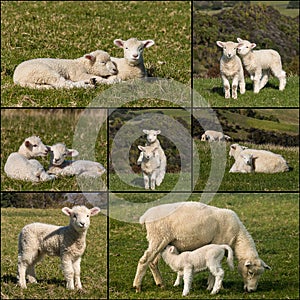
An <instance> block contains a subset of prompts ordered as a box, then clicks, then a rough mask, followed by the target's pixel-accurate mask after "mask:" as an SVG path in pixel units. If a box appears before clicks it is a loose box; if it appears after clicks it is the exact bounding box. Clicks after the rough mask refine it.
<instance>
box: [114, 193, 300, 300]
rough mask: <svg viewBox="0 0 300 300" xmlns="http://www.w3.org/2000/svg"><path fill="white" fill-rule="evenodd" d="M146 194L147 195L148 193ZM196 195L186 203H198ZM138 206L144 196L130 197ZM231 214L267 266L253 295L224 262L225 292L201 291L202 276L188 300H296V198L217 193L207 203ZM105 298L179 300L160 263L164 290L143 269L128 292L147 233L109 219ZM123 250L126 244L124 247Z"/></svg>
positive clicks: (171, 275) (178, 292) (203, 285)
mask: <svg viewBox="0 0 300 300" xmlns="http://www.w3.org/2000/svg"><path fill="white" fill-rule="evenodd" d="M147 195H148V194H147ZM199 197H200V195H199V194H193V195H192V196H191V197H190V200H193V201H199ZM130 198H131V201H135V202H140V201H141V200H140V199H143V194H141V193H139V194H131V195H130ZM210 205H214V206H217V207H222V208H229V209H232V210H234V211H235V212H236V213H237V214H238V216H239V217H240V219H241V221H242V222H243V223H244V225H245V226H246V228H247V229H248V231H249V232H250V234H251V235H252V237H253V239H254V241H255V243H256V247H257V250H258V253H259V255H260V257H261V258H262V259H263V260H264V261H265V262H266V263H267V264H268V265H270V266H271V268H272V270H271V271H269V272H265V274H263V276H262V278H261V279H260V282H259V285H258V290H257V291H256V292H254V293H250V294H247V293H244V292H243V282H242V278H241V277H240V276H239V274H238V272H237V269H235V270H234V271H233V272H230V271H229V270H228V268H227V265H225V263H224V270H225V277H224V281H223V286H224V289H222V290H221V291H220V294H218V295H214V296H211V295H210V294H209V293H208V292H207V291H206V281H207V273H206V272H203V273H199V274H198V275H196V276H195V278H194V281H193V285H192V290H191V293H190V295H189V296H188V297H187V298H188V299H241V298H243V299H298V298H299V272H298V267H299V266H298V261H299V202H298V195H297V194H277V193H276V194H272V193H269V194H259V193H255V194H217V195H216V196H215V198H214V200H213V201H212V202H211V203H210ZM109 236H110V237H109V245H110V247H109V296H110V299H182V296H181V294H182V286H180V287H173V283H174V281H175V278H176V274H175V273H174V272H172V271H171V269H170V268H169V267H167V266H166V265H165V264H164V263H163V262H161V263H160V270H161V273H162V276H163V279H164V283H165V288H164V289H160V288H158V287H156V286H155V284H154V280H153V278H152V275H151V272H150V270H149V269H148V270H147V273H146V276H145V277H144V280H143V285H142V293H141V294H136V293H135V290H134V289H133V288H132V282H133V279H134V276H135V272H136V267H137V263H138V260H139V258H140V257H141V256H142V255H143V253H144V251H145V250H146V249H147V240H146V231H145V229H143V228H142V227H141V226H140V225H139V224H129V223H124V222H120V221H116V220H112V219H110V227H109ZM124 245H126V246H125V247H124Z"/></svg>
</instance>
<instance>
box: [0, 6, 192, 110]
mask: <svg viewBox="0 0 300 300" xmlns="http://www.w3.org/2000/svg"><path fill="white" fill-rule="evenodd" d="M190 7H191V4H190V2H189V1H160V2H158V3H156V2H151V1H135V2H132V1H78V2H68V1H66V2H64V1H62V2H52V1H35V2H31V1H26V2H21V1H20V2H15V1H13V2H11V1H2V2H1V17H2V18H1V20H2V21H1V33H2V34H1V36H2V39H1V81H2V82H1V102H2V105H3V106H14V107H20V106H23V107H24V106H26V107H28V106H30V107H66V106H68V107H70V106H72V107H85V106H87V105H88V104H89V103H90V102H91V100H92V99H94V98H95V96H96V95H98V94H99V93H101V92H103V91H104V90H106V89H107V88H108V87H109V86H105V85H100V86H99V87H97V88H96V89H92V90H91V89H89V90H84V89H74V90H48V91H41V90H32V89H28V88H21V87H18V86H15V85H14V84H13V81H12V77H13V72H14V69H15V67H16V66H17V65H18V64H20V63H21V62H22V61H24V60H28V59H32V58H38V57H53V58H77V57H81V56H83V55H84V54H85V53H89V52H91V51H94V50H96V49H102V50H105V51H107V52H109V54H110V55H112V56H115V57H122V56H123V51H122V49H120V48H118V47H117V46H115V45H114V44H113V40H114V39H116V38H122V39H128V38H130V37H136V38H138V39H142V40H145V39H153V40H154V41H155V45H154V46H153V47H151V48H149V49H146V50H145V53H144V60H145V65H146V68H147V69H148V71H149V74H150V75H151V76H152V77H160V78H173V79H174V80H176V81H178V82H181V83H184V84H187V83H189V82H190V74H191V68H190V66H191V56H190V44H191V35H190V31H191V21H190ZM12 24H14V25H13V26H12ZM143 104H145V102H143ZM148 105H149V106H151V105H155V106H157V105H158V103H157V101H155V99H152V100H151V99H149V101H148ZM160 105H165V103H161V104H160Z"/></svg>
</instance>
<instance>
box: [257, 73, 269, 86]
mask: <svg viewBox="0 0 300 300" xmlns="http://www.w3.org/2000/svg"><path fill="white" fill-rule="evenodd" d="M268 80H269V71H268V70H263V71H262V77H261V80H260V83H259V89H260V90H261V89H262V88H263V87H264V86H265V85H266V84H267V82H268Z"/></svg>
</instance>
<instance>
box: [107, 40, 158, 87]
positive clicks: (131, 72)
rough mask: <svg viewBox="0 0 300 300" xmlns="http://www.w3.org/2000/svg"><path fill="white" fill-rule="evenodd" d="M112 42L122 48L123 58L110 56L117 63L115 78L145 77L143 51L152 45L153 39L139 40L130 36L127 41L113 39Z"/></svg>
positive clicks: (123, 79)
mask: <svg viewBox="0 0 300 300" xmlns="http://www.w3.org/2000/svg"><path fill="white" fill-rule="evenodd" d="M114 44H115V45H116V46H118V47H120V48H123V50H124V57H123V58H116V57H112V58H111V60H112V61H113V62H114V63H115V64H116V65H117V68H118V74H117V78H118V79H120V80H122V81H126V80H130V79H135V78H143V77H147V71H146V68H145V65H144V59H143V51H144V49H145V48H149V47H151V46H153V45H154V41H153V40H145V41H139V40H137V39H136V38H130V39H128V40H127V41H123V40H121V39H116V40H114Z"/></svg>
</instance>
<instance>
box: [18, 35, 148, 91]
mask: <svg viewBox="0 0 300 300" xmlns="http://www.w3.org/2000/svg"><path fill="white" fill-rule="evenodd" d="M114 43H115V45H117V46H118V47H120V48H123V49H124V58H114V57H110V55H109V54H108V53H107V52H105V51H102V50H96V51H94V52H91V53H88V54H85V55H84V56H83V57H80V58H77V59H53V58H37V59H32V60H28V61H24V62H22V63H21V64H20V65H18V66H17V68H16V69H15V72H14V75H13V81H14V83H15V84H19V85H21V86H22V87H30V88H35V89H52V88H67V89H70V88H90V87H95V85H96V84H98V83H100V84H101V83H102V84H113V83H117V82H120V81H125V80H129V79H134V78H142V77H146V76H147V73H146V70H145V66H144V61H143V50H144V49H145V48H148V47H151V46H152V45H154V41H152V40H145V41H139V40H137V39H136V38H130V39H128V40H127V41H123V40H121V39H116V40H114Z"/></svg>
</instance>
